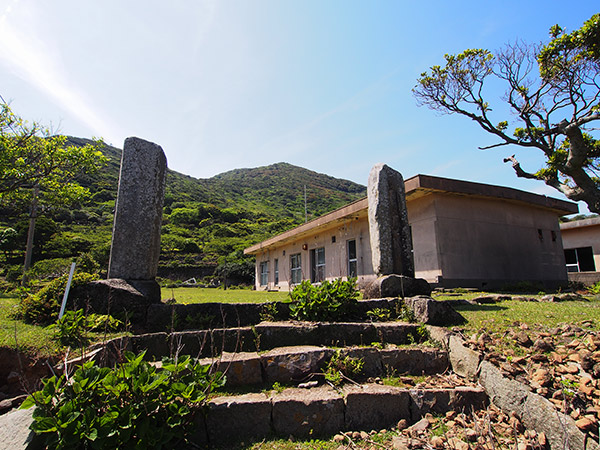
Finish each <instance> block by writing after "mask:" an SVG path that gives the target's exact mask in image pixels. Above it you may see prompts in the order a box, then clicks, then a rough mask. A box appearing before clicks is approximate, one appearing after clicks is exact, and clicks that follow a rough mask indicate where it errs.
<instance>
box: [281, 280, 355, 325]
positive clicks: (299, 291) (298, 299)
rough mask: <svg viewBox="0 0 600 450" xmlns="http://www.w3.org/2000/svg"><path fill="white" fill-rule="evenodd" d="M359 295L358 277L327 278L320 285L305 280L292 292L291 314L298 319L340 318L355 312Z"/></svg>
mask: <svg viewBox="0 0 600 450" xmlns="http://www.w3.org/2000/svg"><path fill="white" fill-rule="evenodd" d="M358 297H359V291H358V290H357V289H356V278H351V279H349V280H348V281H342V280H341V279H340V278H338V279H337V280H334V281H333V282H329V281H327V280H325V281H323V282H322V283H321V285H320V286H315V285H312V284H311V283H310V281H307V280H305V281H303V282H302V283H300V284H299V285H297V286H296V287H294V289H293V290H292V292H290V298H291V299H292V305H291V306H290V315H291V316H292V317H293V318H295V319H298V320H313V321H316V320H339V319H342V318H344V317H347V316H348V315H349V314H351V313H352V312H353V309H354V308H355V306H356V305H357V304H358Z"/></svg>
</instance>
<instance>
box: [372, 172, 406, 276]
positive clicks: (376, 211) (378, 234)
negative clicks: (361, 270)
mask: <svg viewBox="0 0 600 450" xmlns="http://www.w3.org/2000/svg"><path fill="white" fill-rule="evenodd" d="M367 198H368V204H369V233H370V235H371V255H372V259H373V270H374V271H375V273H376V274H378V275H389V274H396V275H405V276H407V277H414V276H415V267H414V262H413V255H412V239H411V236H410V226H409V224H408V213H407V210H406V198H405V193H404V179H403V178H402V175H401V174H400V172H397V171H395V170H394V169H392V168H390V167H388V166H386V165H385V164H381V163H380V164H376V165H375V166H373V168H372V169H371V173H369V183H368V185H367Z"/></svg>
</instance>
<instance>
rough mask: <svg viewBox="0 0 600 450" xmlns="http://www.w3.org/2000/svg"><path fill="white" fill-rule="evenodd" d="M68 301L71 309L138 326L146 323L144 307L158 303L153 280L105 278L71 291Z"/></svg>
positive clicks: (158, 296)
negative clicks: (105, 315)
mask: <svg viewBox="0 0 600 450" xmlns="http://www.w3.org/2000/svg"><path fill="white" fill-rule="evenodd" d="M69 298H70V301H69V304H70V305H73V308H74V309H80V308H81V309H83V310H84V311H86V312H89V313H96V314H110V315H111V316H114V317H117V318H119V319H121V318H123V317H124V316H127V318H128V319H129V320H130V321H131V323H132V324H133V325H138V324H145V323H146V319H147V312H148V307H149V306H150V305H152V304H156V303H160V286H159V284H158V283H157V282H156V281H155V280H123V279H121V278H109V279H107V280H99V281H92V282H90V283H87V284H86V285H84V286H78V287H76V288H73V290H72V291H71V295H70V296H69ZM69 309H70V308H69Z"/></svg>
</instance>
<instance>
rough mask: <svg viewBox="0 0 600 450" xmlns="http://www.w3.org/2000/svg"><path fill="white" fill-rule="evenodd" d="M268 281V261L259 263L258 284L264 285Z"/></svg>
mask: <svg viewBox="0 0 600 450" xmlns="http://www.w3.org/2000/svg"><path fill="white" fill-rule="evenodd" d="M268 281H269V261H263V262H261V263H260V285H261V286H266V285H267V283H268Z"/></svg>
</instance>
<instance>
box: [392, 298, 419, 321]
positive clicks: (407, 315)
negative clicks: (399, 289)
mask: <svg viewBox="0 0 600 450" xmlns="http://www.w3.org/2000/svg"><path fill="white" fill-rule="evenodd" d="M396 317H398V320H401V321H403V322H409V323H413V322H415V321H416V318H415V312H414V311H413V310H412V308H411V307H409V306H408V305H406V303H404V302H403V301H402V300H398V301H397V302H396Z"/></svg>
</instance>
